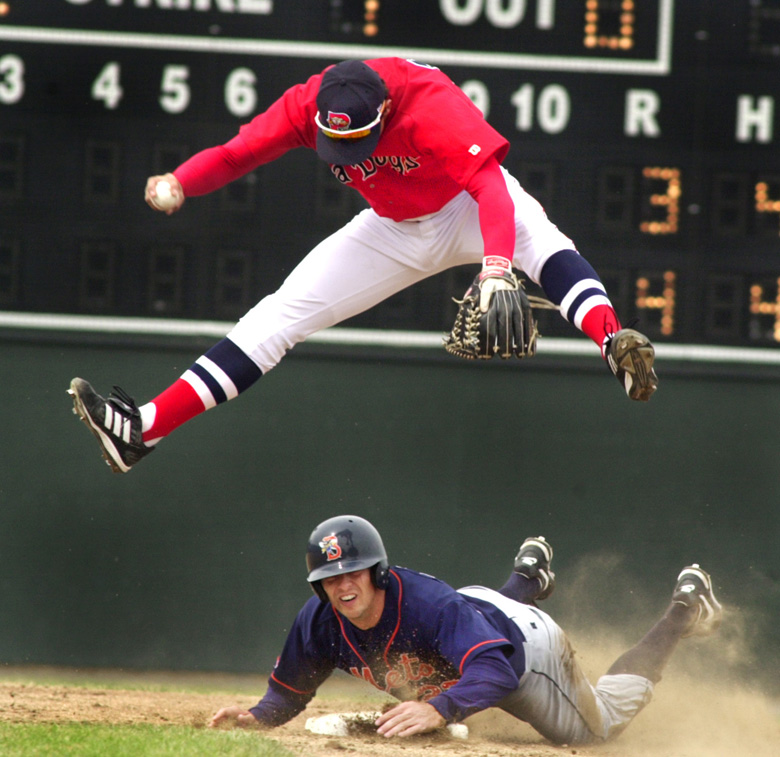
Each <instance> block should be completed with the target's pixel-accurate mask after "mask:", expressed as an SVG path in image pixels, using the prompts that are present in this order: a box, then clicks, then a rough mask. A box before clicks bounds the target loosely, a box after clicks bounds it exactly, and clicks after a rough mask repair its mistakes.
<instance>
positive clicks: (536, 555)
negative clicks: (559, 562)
mask: <svg viewBox="0 0 780 757" xmlns="http://www.w3.org/2000/svg"><path fill="white" fill-rule="evenodd" d="M552 558H553V549H552V547H551V546H550V545H549V544H548V543H547V541H546V540H545V538H544V536H536V537H530V538H528V539H526V540H525V541H524V542H523V543H522V545H521V546H520V551H519V552H518V553H517V557H515V568H514V571H515V573H517V574H519V575H521V576H525V578H527V579H529V580H530V579H534V578H538V579H539V586H540V589H539V593H538V594H537V595H536V596H535V597H534V599H547V597H549V596H550V594H552V593H553V590H554V589H555V573H553V572H552V571H551V570H550V563H551V562H552Z"/></svg>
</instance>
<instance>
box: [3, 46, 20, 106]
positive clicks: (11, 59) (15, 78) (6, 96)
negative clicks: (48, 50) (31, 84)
mask: <svg viewBox="0 0 780 757" xmlns="http://www.w3.org/2000/svg"><path fill="white" fill-rule="evenodd" d="M22 95H24V61H23V60H22V59H21V58H19V57H18V56H16V55H3V56H2V57H0V103H3V104H4V105H12V104H13V103H16V102H19V100H21V99H22Z"/></svg>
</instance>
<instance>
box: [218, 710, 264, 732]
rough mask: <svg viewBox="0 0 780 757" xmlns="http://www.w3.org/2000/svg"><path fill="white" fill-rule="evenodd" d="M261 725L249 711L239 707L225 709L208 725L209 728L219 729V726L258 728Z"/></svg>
mask: <svg viewBox="0 0 780 757" xmlns="http://www.w3.org/2000/svg"><path fill="white" fill-rule="evenodd" d="M259 725H260V723H258V722H257V719H256V718H255V716H254V715H253V714H252V713H251V712H249V710H245V709H244V708H243V707H238V706H237V705H233V706H232V707H223V708H222V709H221V710H219V711H218V712H217V713H216V714H215V715H214V716H213V717H212V718H211V720H210V721H209V723H208V727H209V728H218V727H219V726H228V727H234V728H257V727H259Z"/></svg>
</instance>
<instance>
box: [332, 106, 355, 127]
mask: <svg viewBox="0 0 780 757" xmlns="http://www.w3.org/2000/svg"><path fill="white" fill-rule="evenodd" d="M351 124H352V120H351V119H350V117H349V114H347V113H334V112H333V111H332V110H329V111H328V126H329V128H331V129H333V131H347V130H348V129H349V127H350V126H351Z"/></svg>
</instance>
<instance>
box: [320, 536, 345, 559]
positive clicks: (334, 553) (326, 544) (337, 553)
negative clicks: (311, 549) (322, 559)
mask: <svg viewBox="0 0 780 757" xmlns="http://www.w3.org/2000/svg"><path fill="white" fill-rule="evenodd" d="M319 546H320V549H321V550H322V552H323V554H325V555H326V557H327V559H328V562H330V561H331V560H338V559H339V558H340V557H341V547H340V546H339V539H338V537H337V536H336V534H331V536H326V537H325V538H324V539H323V540H322V541H321V542H320V545H319Z"/></svg>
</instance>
